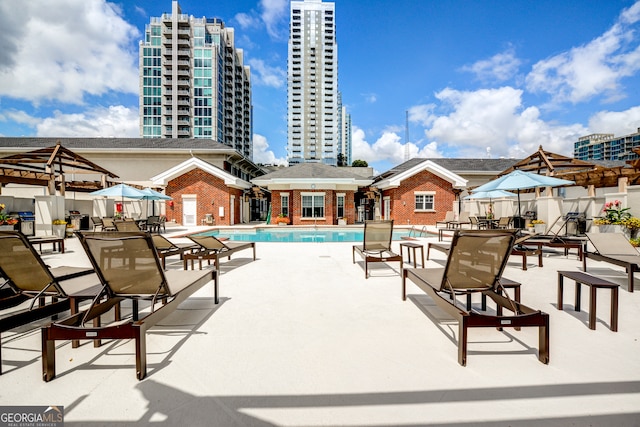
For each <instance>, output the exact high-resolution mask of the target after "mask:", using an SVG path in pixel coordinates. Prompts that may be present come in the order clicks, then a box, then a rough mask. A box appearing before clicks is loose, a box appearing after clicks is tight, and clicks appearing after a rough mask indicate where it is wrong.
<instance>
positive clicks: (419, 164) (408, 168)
mask: <svg viewBox="0 0 640 427" xmlns="http://www.w3.org/2000/svg"><path fill="white" fill-rule="evenodd" d="M423 171H428V172H431V173H432V174H434V175H436V176H439V177H440V178H442V179H444V180H445V181H448V182H450V183H451V184H452V185H453V187H455V188H465V187H466V186H467V180H466V179H464V178H462V177H461V176H460V175H458V174H456V173H453V172H451V171H450V170H449V169H447V168H445V167H443V166H441V165H439V164H437V163H436V162H435V161H432V160H425V159H411V160H409V161H407V162H404V163H403V164H401V165H399V166H396V167H395V168H393V169H391V170H390V171H389V172H387V173H384V174H381V175H378V176H377V177H376V179H375V180H374V185H375V186H376V187H378V188H380V189H381V190H385V189H387V188H394V187H399V186H400V184H401V183H402V181H404V180H405V179H407V178H410V177H412V176H413V175H415V174H417V173H420V172H423Z"/></svg>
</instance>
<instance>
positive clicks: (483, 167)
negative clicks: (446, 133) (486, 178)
mask: <svg viewBox="0 0 640 427" xmlns="http://www.w3.org/2000/svg"><path fill="white" fill-rule="evenodd" d="M427 160H429V161H431V162H433V163H435V164H437V165H440V166H442V167H443V168H445V169H447V170H449V171H451V172H453V173H455V174H464V175H487V174H498V173H500V172H501V171H503V170H505V169H506V168H508V167H510V166H511V165H513V164H514V163H516V162H517V161H518V160H517V159H446V158H429V159H427V158H419V157H416V158H413V159H410V160H407V161H406V162H404V163H401V164H399V165H396V166H394V167H393V168H391V169H389V170H388V171H386V172H383V173H381V174H380V175H378V176H376V178H375V179H376V180H380V179H385V178H390V177H392V176H393V175H396V174H399V173H402V172H405V171H407V170H409V169H412V168H414V167H415V166H416V165H419V164H421V163H423V162H425V161H427Z"/></svg>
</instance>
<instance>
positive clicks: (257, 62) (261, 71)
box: [247, 59, 287, 88]
mask: <svg viewBox="0 0 640 427" xmlns="http://www.w3.org/2000/svg"><path fill="white" fill-rule="evenodd" d="M247 63H248V64H249V66H250V67H251V81H252V84H254V85H263V86H270V87H275V88H280V87H283V86H284V84H285V82H286V81H287V72H286V71H285V70H283V69H282V68H280V67H272V66H269V65H267V64H266V63H265V62H264V61H263V60H262V59H249V60H248V61H247Z"/></svg>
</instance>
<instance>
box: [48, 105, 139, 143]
mask: <svg viewBox="0 0 640 427" xmlns="http://www.w3.org/2000/svg"><path fill="white" fill-rule="evenodd" d="M139 120H140V119H139V116H138V110H137V109H130V108H127V107H124V106H121V105H116V106H111V107H107V108H105V107H98V108H92V109H90V110H87V111H85V112H84V113H76V114H63V113H61V112H59V111H56V112H54V115H53V117H48V118H46V119H43V120H41V122H40V123H39V124H38V125H37V126H36V129H37V132H36V136H40V137H47V136H48V137H57V136H66V137H87V138H90V137H117V138H137V137H139V136H140V130H139V123H140V121H139Z"/></svg>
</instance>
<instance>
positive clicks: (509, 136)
mask: <svg viewBox="0 0 640 427" xmlns="http://www.w3.org/2000/svg"><path fill="white" fill-rule="evenodd" d="M521 96H522V91H521V90H518V89H514V88H512V87H502V88H499V89H481V90H477V91H470V92H462V91H456V90H453V89H449V88H447V89H444V90H443V91H441V92H439V93H437V94H436V97H437V98H438V99H440V101H441V102H442V104H443V107H447V108H448V109H449V110H450V113H449V114H447V115H440V116H438V117H436V118H435V119H434V120H433V125H432V126H431V127H430V128H427V129H425V135H426V136H427V137H428V138H429V140H433V141H437V142H438V143H439V144H438V146H439V148H440V149H441V150H443V149H444V147H443V146H444V145H446V146H447V147H449V148H453V149H456V150H457V153H458V157H469V158H473V157H483V156H484V155H485V154H486V148H487V147H491V152H492V154H493V155H494V156H496V157H499V156H506V157H522V156H528V155H529V154H531V153H532V152H534V151H535V150H536V149H537V148H538V146H540V145H542V146H543V147H544V148H545V149H546V150H549V151H552V152H556V153H559V154H571V153H572V152H573V143H574V142H575V141H577V140H578V138H579V137H580V136H583V135H586V134H587V132H588V131H587V130H586V129H585V128H584V126H582V125H579V124H574V125H553V124H550V123H546V122H544V121H543V120H542V119H541V118H540V111H539V110H538V109H537V108H536V107H529V108H524V106H523V105H522V100H521Z"/></svg>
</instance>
